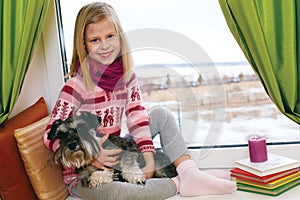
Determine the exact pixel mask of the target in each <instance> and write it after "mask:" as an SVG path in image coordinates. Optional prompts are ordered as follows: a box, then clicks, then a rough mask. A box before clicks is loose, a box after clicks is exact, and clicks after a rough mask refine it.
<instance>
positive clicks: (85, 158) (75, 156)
mask: <svg viewBox="0 0 300 200" xmlns="http://www.w3.org/2000/svg"><path fill="white" fill-rule="evenodd" d="M92 160H93V157H92V155H91V153H90V152H88V151H86V150H82V149H80V150H76V151H73V150H70V149H68V148H66V149H65V150H63V151H62V154H61V158H60V161H61V163H62V164H63V165H64V166H66V167H69V168H70V167H76V168H79V167H82V166H85V165H87V164H89V163H91V162H92Z"/></svg>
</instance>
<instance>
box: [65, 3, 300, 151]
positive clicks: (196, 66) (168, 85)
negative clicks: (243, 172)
mask: <svg viewBox="0 0 300 200" xmlns="http://www.w3.org/2000/svg"><path fill="white" fill-rule="evenodd" d="M90 2H94V1H88V0H81V1H74V0H62V1H60V3H61V12H62V22H63V29H64V34H65V36H64V38H65V44H66V54H67V61H68V63H70V61H71V56H72V45H73V32H74V23H75V18H76V15H77V12H78V11H79V9H80V8H81V7H82V6H83V5H85V4H87V3H90ZM105 2H107V3H109V4H111V5H112V6H113V7H114V8H115V10H116V12H117V13H118V16H119V18H120V21H121V23H122V25H123V29H124V31H125V32H126V33H128V35H129V36H130V37H129V41H130V42H133V43H134V42H135V41H136V40H141V41H143V40H144V41H148V40H149V41H150V40H151V39H153V38H152V36H153V37H154V36H155V34H160V33H161V34H162V35H161V36H162V37H161V38H159V39H160V41H159V42H158V44H161V46H160V45H157V44H155V45H153V46H151V44H150V45H145V46H138V45H137V47H140V48H133V49H132V51H133V57H134V63H135V67H134V68H135V71H136V73H137V74H138V76H139V78H140V84H141V89H142V91H143V98H144V100H145V105H146V106H147V107H148V108H149V107H151V106H153V105H157V104H160V105H164V106H167V107H169V108H170V109H171V110H172V112H173V113H174V116H175V117H176V119H177V121H178V124H179V126H180V128H181V130H182V132H183V134H184V136H185V139H186V141H187V143H188V145H189V146H196V147H197V146H203V145H224V146H227V145H243V144H246V143H247V138H248V137H249V136H251V135H259V136H265V137H266V138H267V142H268V143H286V142H297V141H299V133H300V129H299V125H297V124H296V123H295V122H292V121H291V120H289V119H288V118H287V117H285V116H284V115H282V114H281V113H280V112H279V111H278V109H277V108H276V107H275V106H274V104H273V103H272V102H271V101H270V99H269V97H268V96H267V94H266V93H265V91H264V89H263V87H262V85H261V83H260V82H259V80H258V79H257V76H256V75H255V74H254V72H253V70H252V68H251V66H250V65H249V64H248V62H247V60H246V59H245V57H244V55H243V53H242V51H241V50H240V48H239V47H238V45H237V43H236V41H235V40H234V38H233V36H232V35H231V33H230V31H229V29H228V27H227V25H226V22H225V19H224V18H223V14H222V12H221V9H220V7H219V4H218V1H217V0H202V1H198V0H190V1H180V0H164V1H158V0H154V1H148V0H125V1H120V0H108V1H105ZM145 28H152V30H149V29H148V30H147V29H145ZM151 31H154V32H153V34H152V32H151ZM138 33H141V34H138ZM164 33H167V35H168V36H169V37H165V36H164V35H163V34H164ZM136 34H137V35H136ZM169 43H170V46H167V45H165V44H169ZM189 45H190V46H191V47H192V46H193V45H196V47H195V48H194V49H193V48H191V50H190V51H189V50H185V51H184V52H182V51H181V49H184V48H186V47H187V46H188V47H189ZM133 46H134V45H133ZM166 46H167V47H166ZM177 47H179V48H177ZM195 49H196V50H200V51H199V56H198V57H197V52H195V51H194V50H195ZM193 56H196V57H197V58H195V60H193V59H194V57H193ZM195 61H197V63H195ZM211 69H214V70H212V71H211ZM223 99H224V101H225V102H222V100H223Z"/></svg>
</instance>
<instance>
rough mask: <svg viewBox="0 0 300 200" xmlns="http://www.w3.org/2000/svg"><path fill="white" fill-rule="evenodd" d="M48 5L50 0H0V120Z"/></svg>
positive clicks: (6, 112) (15, 94) (16, 90)
mask: <svg viewBox="0 0 300 200" xmlns="http://www.w3.org/2000/svg"><path fill="white" fill-rule="evenodd" d="M48 6H49V0H1V2H0V22H1V28H0V62H1V66H0V76H1V79H0V95H1V96H0V124H2V123H3V122H4V121H5V120H6V119H7V117H8V115H9V114H10V112H11V111H12V109H13V107H14V105H15V102H16V101H17V99H18V96H19V93H20V90H21V87H22V84H23V80H24V77H25V74H26V71H27V69H28V67H29V64H30V61H31V58H32V55H33V52H34V49H35V46H36V44H37V42H38V39H39V38H40V35H41V32H42V27H43V24H44V21H45V16H46V13H47V9H48Z"/></svg>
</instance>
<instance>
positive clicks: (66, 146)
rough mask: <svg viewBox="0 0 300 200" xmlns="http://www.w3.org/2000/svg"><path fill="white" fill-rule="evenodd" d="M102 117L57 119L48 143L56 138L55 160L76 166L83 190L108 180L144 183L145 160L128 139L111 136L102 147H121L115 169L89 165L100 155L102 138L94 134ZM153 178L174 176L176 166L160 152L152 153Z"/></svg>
mask: <svg viewBox="0 0 300 200" xmlns="http://www.w3.org/2000/svg"><path fill="white" fill-rule="evenodd" d="M100 122H101V118H99V117H97V116H96V115H93V114H91V113H89V112H83V113H81V115H79V116H72V117H69V118H67V119H66V120H64V121H63V120H60V119H58V120H56V121H55V122H54V123H53V125H52V128H51V130H50V132H49V134H48V139H49V140H56V139H59V141H60V145H59V148H58V149H57V150H56V151H55V152H54V161H55V162H56V163H58V162H61V163H62V164H63V165H64V166H66V167H75V168H76V170H77V172H78V177H79V179H80V181H81V184H82V185H83V186H85V187H90V188H98V187H99V186H101V185H102V184H105V183H108V182H111V181H123V182H130V183H136V184H143V183H144V182H145V181H146V179H145V176H144V173H143V172H142V170H141V168H143V166H144V165H145V160H144V158H143V155H142V153H141V152H140V150H139V148H138V146H137V145H136V143H135V142H134V141H133V140H132V139H131V138H126V137H125V138H122V137H119V136H114V135H110V136H109V137H108V140H106V142H105V143H104V144H103V145H102V146H103V148H104V149H117V148H121V149H122V150H123V151H122V152H121V154H120V162H119V164H118V165H117V166H115V167H114V169H108V168H106V169H104V170H102V169H98V168H96V167H94V166H93V165H91V162H92V161H93V160H94V159H95V158H96V156H97V155H98V154H99V151H100V148H99V142H100V140H101V138H102V137H103V134H102V133H99V132H98V131H97V127H98V125H99V123H100ZM154 159H155V172H154V177H156V178H161V177H170V178H171V177H174V176H176V175H177V173H176V170H175V167H174V166H173V165H172V164H170V160H169V159H168V157H167V156H166V155H165V154H163V152H162V151H160V150H157V151H156V153H155V154H154Z"/></svg>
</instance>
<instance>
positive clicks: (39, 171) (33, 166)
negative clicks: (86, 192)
mask: <svg viewBox="0 0 300 200" xmlns="http://www.w3.org/2000/svg"><path fill="white" fill-rule="evenodd" d="M48 122H49V116H47V117H45V118H43V119H41V120H39V121H37V122H35V123H33V124H31V125H29V126H26V127H24V128H20V129H16V130H15V132H14V136H15V138H16V140H17V144H18V148H19V151H20V154H21V157H22V160H23V162H24V166H25V169H26V172H27V174H28V176H29V179H30V181H31V184H32V186H33V188H34V191H35V193H36V195H37V196H38V198H39V199H40V200H49V199H51V200H61V199H65V198H66V197H67V196H68V191H67V188H66V185H65V184H64V182H63V178H62V169H61V166H60V165H57V164H55V163H54V162H53V153H52V152H51V151H50V150H49V149H47V148H46V147H45V145H44V142H43V135H44V132H45V128H46V126H47V123H48Z"/></svg>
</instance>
